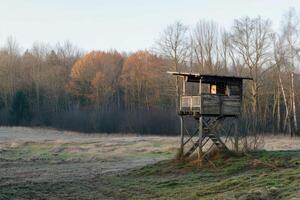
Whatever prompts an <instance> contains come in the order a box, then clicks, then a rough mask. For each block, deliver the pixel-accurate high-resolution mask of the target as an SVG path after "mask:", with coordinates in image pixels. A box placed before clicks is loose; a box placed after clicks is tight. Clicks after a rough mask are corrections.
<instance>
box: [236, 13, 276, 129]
mask: <svg viewBox="0 0 300 200" xmlns="http://www.w3.org/2000/svg"><path fill="white" fill-rule="evenodd" d="M232 31H233V32H232V37H231V39H232V45H233V47H234V50H235V52H236V54H238V56H239V59H240V62H241V63H242V64H243V66H245V67H247V68H248V72H249V75H250V76H251V77H253V81H252V83H251V93H250V98H251V110H250V113H253V114H254V116H253V118H254V120H253V122H254V123H253V128H254V130H255V129H256V128H257V122H258V120H259V117H260V115H259V106H258V105H259V103H258V101H259V96H260V88H261V87H262V84H263V73H264V72H266V71H267V68H268V67H269V66H268V65H267V64H268V62H270V45H271V42H270V41H271V40H270V39H271V33H272V31H271V23H270V21H269V20H263V19H261V18H260V17H258V18H254V19H251V18H249V17H246V18H242V19H239V20H235V22H234V26H233V30H232Z"/></svg>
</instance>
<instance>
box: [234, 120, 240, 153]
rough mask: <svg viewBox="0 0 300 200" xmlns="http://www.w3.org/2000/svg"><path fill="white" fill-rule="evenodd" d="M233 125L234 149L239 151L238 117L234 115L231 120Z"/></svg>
mask: <svg viewBox="0 0 300 200" xmlns="http://www.w3.org/2000/svg"><path fill="white" fill-rule="evenodd" d="M233 125H234V151H235V152H238V151H239V133H238V118H237V117H236V118H235V119H234V122H233Z"/></svg>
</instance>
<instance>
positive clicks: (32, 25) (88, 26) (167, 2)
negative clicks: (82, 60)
mask: <svg viewBox="0 0 300 200" xmlns="http://www.w3.org/2000/svg"><path fill="white" fill-rule="evenodd" d="M290 7H294V8H295V9H296V10H297V12H299V11H300V0H206V1H205V0H148V1H146V0H126V1H125V0H123V1H121V0H0V44H3V43H4V41H5V40H6V38H7V37H8V36H13V37H14V38H15V39H16V40H17V41H18V43H19V45H20V46H21V47H22V48H23V49H26V48H30V47H31V45H32V44H33V43H34V42H43V43H48V44H50V45H54V44H56V43H57V42H62V41H65V40H69V41H71V42H72V43H73V44H75V45H76V46H78V47H80V48H82V49H85V50H110V49H116V50H119V51H136V50H143V49H147V48H150V47H152V46H153V44H154V42H155V41H156V40H157V39H158V37H159V35H160V33H161V32H162V31H163V29H164V28H165V27H166V26H167V25H169V24H171V23H174V22H175V21H176V20H179V21H181V22H183V23H185V24H187V25H189V26H193V25H195V23H196V22H197V21H198V20H200V19H207V20H214V21H216V22H217V23H218V24H220V25H221V26H224V27H225V28H226V27H227V28H228V27H230V26H231V25H232V22H233V19H236V18H240V17H243V16H250V17H256V16H258V15H260V16H262V17H264V18H269V19H271V20H272V21H273V27H274V28H276V29H277V28H278V26H279V23H280V20H281V18H282V15H283V13H284V12H286V11H287V10H288V9H289V8H290Z"/></svg>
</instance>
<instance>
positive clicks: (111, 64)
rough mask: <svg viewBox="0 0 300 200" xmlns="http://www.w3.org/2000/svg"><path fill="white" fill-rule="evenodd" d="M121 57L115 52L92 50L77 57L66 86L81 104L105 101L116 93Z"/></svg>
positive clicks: (98, 103) (97, 103)
mask: <svg viewBox="0 0 300 200" xmlns="http://www.w3.org/2000/svg"><path fill="white" fill-rule="evenodd" d="M122 63H123V57H122V56H121V55H120V54H119V53H117V52H103V51H94V52H91V53H89V54H87V55H85V56H84V57H83V58H81V59H79V60H78V61H77V62H76V63H75V64H74V66H73V68H72V70H71V80H70V82H69V83H68V84H67V86H66V88H67V90H68V91H69V92H70V94H71V95H73V96H75V97H77V98H78V99H79V100H80V103H81V104H82V105H89V104H90V103H96V105H97V107H99V105H100V103H107V101H108V100H109V99H110V98H111V97H113V96H114V95H115V93H116V89H117V82H116V80H117V79H118V76H119V74H120V72H121V69H122Z"/></svg>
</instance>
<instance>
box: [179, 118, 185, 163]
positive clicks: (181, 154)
mask: <svg viewBox="0 0 300 200" xmlns="http://www.w3.org/2000/svg"><path fill="white" fill-rule="evenodd" d="M183 149H184V121H183V116H182V115H181V116H180V149H179V151H180V152H179V157H180V159H182V158H183V156H184V154H183V153H184V152H183Z"/></svg>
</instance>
